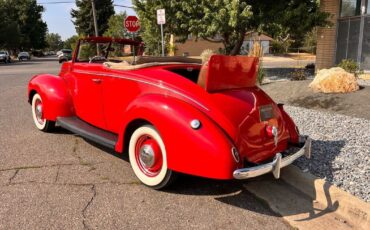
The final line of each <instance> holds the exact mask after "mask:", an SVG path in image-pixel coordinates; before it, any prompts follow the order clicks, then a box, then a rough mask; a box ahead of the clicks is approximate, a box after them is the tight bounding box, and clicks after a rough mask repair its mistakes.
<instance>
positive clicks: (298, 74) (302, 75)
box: [290, 69, 307, 81]
mask: <svg viewBox="0 0 370 230" xmlns="http://www.w3.org/2000/svg"><path fill="white" fill-rule="evenodd" d="M306 79H307V76H306V72H305V71H304V69H296V70H294V72H292V73H291V74H290V80H291V81H303V80H306Z"/></svg>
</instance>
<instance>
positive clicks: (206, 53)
mask: <svg viewBox="0 0 370 230" xmlns="http://www.w3.org/2000/svg"><path fill="white" fill-rule="evenodd" d="M213 54H215V52H214V51H213V50H211V49H205V50H203V52H202V53H201V54H200V57H201V59H202V63H206V62H207V61H208V60H209V58H210V57H211V56H212V55H213Z"/></svg>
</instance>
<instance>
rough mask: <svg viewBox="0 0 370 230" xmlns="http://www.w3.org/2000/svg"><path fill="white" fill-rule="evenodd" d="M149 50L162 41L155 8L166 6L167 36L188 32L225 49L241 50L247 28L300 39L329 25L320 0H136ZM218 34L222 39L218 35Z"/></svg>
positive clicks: (233, 52)
mask: <svg viewBox="0 0 370 230" xmlns="http://www.w3.org/2000/svg"><path fill="white" fill-rule="evenodd" d="M133 4H134V6H135V9H136V12H137V13H138V15H139V17H140V19H141V22H142V27H143V32H142V37H143V40H144V42H145V44H146V47H147V49H149V51H150V50H151V49H152V50H155V47H156V46H158V41H160V32H159V26H158V25H157V24H156V10H157V9H160V8H164V9H165V10H166V20H167V23H166V25H165V26H164V28H165V35H166V38H167V39H168V38H169V34H174V35H175V36H176V37H177V38H178V39H179V41H185V40H186V38H187V37H188V35H189V34H191V35H193V36H195V37H196V38H202V39H205V40H208V41H211V42H220V41H221V42H222V43H223V45H224V49H225V53H226V54H230V55H236V54H239V52H240V48H241V46H242V44H243V41H244V36H245V33H246V32H250V31H259V32H267V33H270V34H271V35H273V36H274V37H277V36H280V37H287V36H288V37H289V38H291V39H292V40H294V41H299V42H300V41H301V39H303V37H304V35H305V34H306V33H307V32H308V31H311V30H312V28H313V27H315V26H322V25H326V23H327V21H326V19H327V17H328V14H326V13H321V12H320V11H319V7H318V1H317V0H290V1H286V0H217V1H207V0H188V1H184V0H182V1H179V0H168V1H165V0H151V1H147V0H133ZM215 37H217V38H220V39H215Z"/></svg>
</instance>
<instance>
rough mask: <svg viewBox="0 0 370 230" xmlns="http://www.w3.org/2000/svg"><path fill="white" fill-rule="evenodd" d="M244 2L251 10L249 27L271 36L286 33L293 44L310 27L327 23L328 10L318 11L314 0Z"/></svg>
mask: <svg viewBox="0 0 370 230" xmlns="http://www.w3.org/2000/svg"><path fill="white" fill-rule="evenodd" d="M248 4H250V5H251V6H252V11H253V20H252V21H251V23H252V24H253V25H252V27H254V28H257V29H258V31H261V32H262V31H263V32H266V33H268V34H269V35H270V36H272V37H274V38H279V37H284V38H285V37H289V38H290V40H291V41H292V46H294V47H296V48H298V47H300V46H302V45H303V41H304V37H305V36H306V34H307V33H308V32H310V31H312V29H313V28H315V27H318V26H328V25H330V22H328V20H327V19H328V18H329V16H330V14H329V13H325V12H321V11H320V9H319V6H320V3H319V1H318V0H290V1H286V0H248ZM271 6H273V7H271Z"/></svg>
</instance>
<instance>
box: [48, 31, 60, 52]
mask: <svg viewBox="0 0 370 230" xmlns="http://www.w3.org/2000/svg"><path fill="white" fill-rule="evenodd" d="M46 43H47V44H48V48H49V49H50V50H60V49H61V48H63V41H62V38H61V37H60V35H59V34H57V33H48V34H47V35H46Z"/></svg>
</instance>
